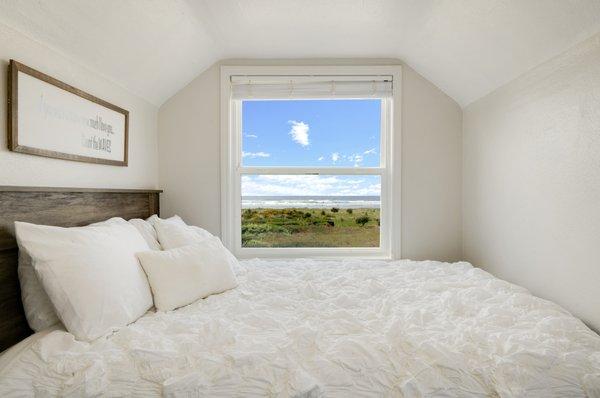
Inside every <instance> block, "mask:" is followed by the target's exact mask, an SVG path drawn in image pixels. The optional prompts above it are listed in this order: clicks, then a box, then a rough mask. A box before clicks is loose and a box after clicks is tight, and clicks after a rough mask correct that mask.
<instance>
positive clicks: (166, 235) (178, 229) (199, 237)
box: [154, 220, 214, 250]
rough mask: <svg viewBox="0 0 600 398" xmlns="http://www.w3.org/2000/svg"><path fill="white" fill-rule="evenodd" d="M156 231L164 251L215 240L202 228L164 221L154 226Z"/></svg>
mask: <svg viewBox="0 0 600 398" xmlns="http://www.w3.org/2000/svg"><path fill="white" fill-rule="evenodd" d="M154 229H156V235H157V236H158V241H159V242H160V245H161V246H162V248H163V250H169V249H175V248H177V247H182V246H187V245H193V244H195V243H200V242H202V241H204V240H206V239H210V238H214V236H213V235H212V234H211V233H210V232H208V231H206V230H204V229H202V228H200V227H191V226H188V225H185V224H184V225H180V224H176V223H172V222H168V221H164V220H160V221H157V222H156V223H155V224H154Z"/></svg>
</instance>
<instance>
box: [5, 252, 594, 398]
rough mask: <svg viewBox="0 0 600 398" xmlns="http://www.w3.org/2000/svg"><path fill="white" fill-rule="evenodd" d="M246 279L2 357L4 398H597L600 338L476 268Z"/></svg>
mask: <svg viewBox="0 0 600 398" xmlns="http://www.w3.org/2000/svg"><path fill="white" fill-rule="evenodd" d="M238 273H239V275H238V278H239V280H240V285H239V287H238V288H236V289H234V290H231V291H229V292H226V293H223V294H219V295H214V296H210V297H208V298H207V299H204V300H200V301H198V302H196V303H194V304H192V305H189V306H186V307H183V308H180V309H178V310H175V311H172V312H168V313H156V312H150V313H148V314H146V315H145V316H144V317H142V318H140V319H139V320H138V321H136V322H135V323H133V324H131V325H129V326H127V327H124V328H121V329H119V330H118V331H116V332H114V333H112V334H110V335H108V336H105V337H102V338H100V339H98V340H95V341H93V342H92V343H84V342H78V341H75V340H74V339H73V336H72V335H70V334H69V333H67V332H65V331H64V330H62V329H61V328H55V329H54V330H48V331H44V332H41V333H39V334H36V335H34V336H32V337H31V338H30V339H28V340H26V341H24V342H22V343H20V344H19V345H17V346H15V347H13V348H12V349H11V350H9V351H8V352H6V353H5V354H4V355H3V356H2V357H0V396H3V397H6V396H19V397H20V396H54V395H60V396H77V397H79V396H123V395H127V396H140V397H141V396H144V397H146V396H161V395H163V396H167V397H180V396H181V397H183V396H186V397H187V396H201V397H204V396H206V397H235V396H244V397H248V396H274V397H288V396H294V397H320V396H326V397H349V396H365V397H369V396H372V397H380V396H406V397H433V396H435V397H439V396H452V397H454V396H468V397H489V396H493V397H497V396H500V397H513V396H518V397H523V396H527V397H579V396H600V337H599V336H598V335H596V334H595V333H593V332H592V331H591V330H589V329H588V328H587V327H586V326H585V325H584V324H583V323H582V322H581V321H580V320H578V319H576V318H574V317H573V316H571V315H570V314H569V313H568V312H567V311H565V310H564V309H562V308H561V307H559V306H558V305H556V304H553V303H551V302H549V301H545V300H542V299H539V298H536V297H534V296H532V295H531V294H530V293H528V292H527V291H526V290H525V289H523V288H521V287H518V286H515V285H512V284H510V283H507V282H505V281H502V280H499V279H497V278H495V277H493V276H492V275H490V274H488V273H486V272H484V271H482V270H481V269H478V268H473V267H472V266H471V265H469V264H467V263H454V264H449V263H439V262H431V261H427V262H413V261H397V262H382V261H314V260H307V259H303V260H295V261H264V260H250V261H245V262H242V264H241V267H240V269H239V270H238Z"/></svg>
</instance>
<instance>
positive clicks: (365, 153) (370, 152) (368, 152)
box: [363, 148, 377, 155]
mask: <svg viewBox="0 0 600 398" xmlns="http://www.w3.org/2000/svg"><path fill="white" fill-rule="evenodd" d="M376 153H377V152H376V151H375V148H371V149H369V150H368V151H364V152H363V155H375V154H376Z"/></svg>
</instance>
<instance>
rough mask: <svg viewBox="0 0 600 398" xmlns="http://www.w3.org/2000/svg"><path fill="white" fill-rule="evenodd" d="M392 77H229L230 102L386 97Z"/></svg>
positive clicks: (390, 86)
mask: <svg viewBox="0 0 600 398" xmlns="http://www.w3.org/2000/svg"><path fill="white" fill-rule="evenodd" d="M392 89H393V82H392V76H232V77H231V93H232V94H231V95H232V98H233V99H302V98H304V99H306V98H389V97H391V96H392Z"/></svg>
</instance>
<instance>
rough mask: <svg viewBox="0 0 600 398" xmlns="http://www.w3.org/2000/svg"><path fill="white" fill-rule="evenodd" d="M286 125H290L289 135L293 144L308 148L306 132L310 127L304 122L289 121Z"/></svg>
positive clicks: (308, 142)
mask: <svg viewBox="0 0 600 398" xmlns="http://www.w3.org/2000/svg"><path fill="white" fill-rule="evenodd" d="M288 123H289V124H291V125H292V128H291V129H290V133H289V134H290V135H291V136H292V139H293V140H294V142H296V143H298V144H300V145H302V146H304V147H306V146H308V145H309V144H310V141H309V139H308V130H309V128H310V127H309V126H308V124H306V123H304V122H297V121H295V120H290V121H288Z"/></svg>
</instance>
